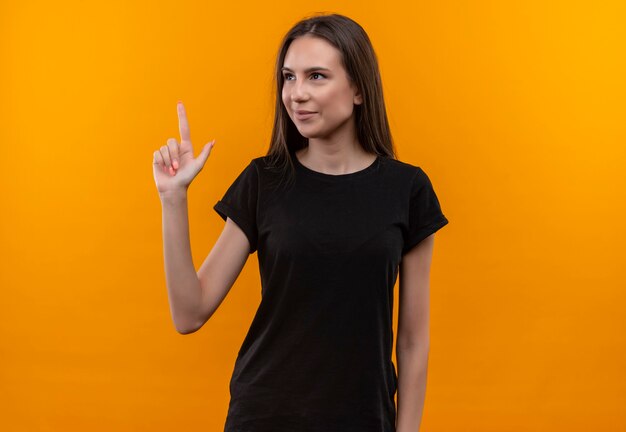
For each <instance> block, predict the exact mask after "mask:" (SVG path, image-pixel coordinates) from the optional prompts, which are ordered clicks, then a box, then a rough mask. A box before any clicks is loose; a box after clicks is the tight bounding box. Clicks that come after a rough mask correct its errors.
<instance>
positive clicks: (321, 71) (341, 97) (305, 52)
mask: <svg viewBox="0 0 626 432" xmlns="http://www.w3.org/2000/svg"><path fill="white" fill-rule="evenodd" d="M282 74H283V78H284V83H283V90H282V100H283V104H284V105H285V108H286V109H287V113H288V114H289V117H290V118H291V120H292V121H293V122H294V124H295V125H296V128H297V129H298V131H299V132H300V134H301V135H302V136H304V137H306V138H327V137H329V136H331V135H333V134H334V133H336V132H337V131H339V130H343V129H345V128H354V116H353V111H354V105H355V104H357V105H358V104H361V103H362V99H361V95H360V94H359V93H358V90H357V89H356V87H355V86H354V85H352V84H351V83H350V81H349V79H348V74H347V72H346V71H345V69H344V68H343V66H342V64H341V53H340V52H339V50H337V49H336V48H335V47H334V46H332V45H331V44H330V43H328V42H327V41H326V40H324V39H322V38H318V37H313V36H308V35H307V36H302V37H299V38H297V39H295V40H293V41H292V42H291V44H290V45H289V48H288V50H287V53H286V55H285V59H284V62H283V69H282ZM299 110H302V111H312V112H313V114H306V115H300V114H298V113H297V111H299Z"/></svg>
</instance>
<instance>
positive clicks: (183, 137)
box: [152, 101, 215, 194]
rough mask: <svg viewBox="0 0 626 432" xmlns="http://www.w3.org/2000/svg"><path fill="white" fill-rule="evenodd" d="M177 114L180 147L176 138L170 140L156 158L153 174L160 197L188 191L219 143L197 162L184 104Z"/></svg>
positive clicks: (199, 157) (202, 154)
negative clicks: (170, 193) (212, 150)
mask: <svg viewBox="0 0 626 432" xmlns="http://www.w3.org/2000/svg"><path fill="white" fill-rule="evenodd" d="M177 110H178V130H179V132H180V143H178V142H177V141H176V139H175V138H169V139H168V140H167V145H164V146H162V147H161V148H160V149H159V150H157V151H155V152H154V154H153V158H152V172H153V174H154V181H155V183H156V186H157V190H158V191H159V194H163V193H168V192H171V191H176V190H177V189H178V190H185V189H187V188H188V187H189V185H190V184H191V182H192V180H193V179H194V178H195V177H196V176H197V175H198V173H199V172H200V170H202V168H203V167H204V164H205V163H206V161H207V159H208V157H209V155H210V154H211V149H213V146H214V145H215V140H213V141H211V142H209V143H207V144H206V145H205V146H204V147H203V148H202V151H201V152H200V154H199V155H198V157H197V158H194V157H193V146H192V145H191V137H190V135H189V123H188V122H187V113H186V112H185V107H184V106H183V103H182V102H180V101H179V102H178V104H177Z"/></svg>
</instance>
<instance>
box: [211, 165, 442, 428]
mask: <svg viewBox="0 0 626 432" xmlns="http://www.w3.org/2000/svg"><path fill="white" fill-rule="evenodd" d="M291 157H292V160H293V162H294V164H295V167H296V181H295V184H294V185H293V187H291V188H289V189H287V188H283V189H279V191H277V189H275V188H270V187H269V186H268V185H270V184H271V183H272V182H275V181H276V180H275V177H276V176H277V174H276V171H271V170H268V169H266V161H267V157H266V156H262V157H258V158H255V159H253V160H252V161H251V162H250V164H249V165H248V166H247V167H246V168H245V169H244V170H243V171H242V172H241V173H240V174H239V176H238V177H237V178H236V179H235V181H234V182H233V183H232V185H231V186H230V187H229V188H228V190H227V191H226V193H225V194H224V196H223V198H222V199H221V200H219V201H218V202H217V203H216V204H215V206H214V210H215V211H216V212H217V213H218V214H219V215H220V217H222V218H223V219H224V220H226V217H230V218H231V219H232V220H233V221H234V222H235V223H236V224H237V225H238V226H239V227H241V229H242V230H243V231H244V233H245V234H246V236H247V238H248V240H249V242H250V253H254V252H255V251H258V262H259V271H260V276H261V302H260V304H259V307H258V309H257V311H256V314H255V316H254V318H253V320H252V323H251V325H250V328H249V330H248V333H247V335H246V337H245V339H244V341H243V343H242V346H241V349H240V350H239V353H238V355H237V360H236V362H235V367H234V371H233V375H232V378H231V381H230V396H231V399H230V404H229V409H228V414H227V419H226V424H225V429H224V430H225V432H305V431H310V432H393V431H395V418H396V407H395V400H394V397H395V393H396V390H397V382H398V378H397V373H396V368H395V365H394V364H393V362H392V350H393V329H392V326H393V301H394V300H393V297H394V285H395V282H396V278H397V275H398V266H399V264H400V261H401V259H402V255H403V254H404V253H405V252H407V251H408V250H409V249H411V248H412V247H413V246H415V245H416V244H417V243H419V242H420V241H421V240H423V239H424V238H426V237H428V236H429V235H430V234H432V233H434V232H435V231H437V230H439V229H440V228H441V227H443V226H444V225H446V224H447V223H448V220H447V219H446V217H445V216H444V215H443V213H442V212H441V208H440V205H439V201H438V199H437V196H436V195H435V192H434V190H433V187H432V184H431V182H430V180H429V178H428V176H427V175H426V173H425V172H424V171H423V170H422V169H421V168H419V167H417V166H414V165H411V164H408V163H405V162H401V161H398V160H396V159H391V158H387V157H384V156H379V157H378V158H377V159H376V160H375V161H374V162H373V163H372V164H371V165H369V166H368V167H367V168H365V169H362V170H360V171H357V172H353V173H349V174H340V175H332V174H325V173H321V172H318V171H314V170H311V169H309V168H307V167H305V166H304V165H302V164H301V163H300V162H299V161H298V159H297V158H296V157H295V155H293V153H292V156H291Z"/></svg>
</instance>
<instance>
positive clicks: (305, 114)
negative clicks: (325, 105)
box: [295, 110, 317, 120]
mask: <svg viewBox="0 0 626 432" xmlns="http://www.w3.org/2000/svg"><path fill="white" fill-rule="evenodd" d="M315 114H317V113H316V112H314V111H304V110H297V111H296V112H295V116H296V119H297V120H307V119H309V118H311V117H313V116H314V115H315Z"/></svg>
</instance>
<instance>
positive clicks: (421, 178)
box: [402, 167, 448, 255]
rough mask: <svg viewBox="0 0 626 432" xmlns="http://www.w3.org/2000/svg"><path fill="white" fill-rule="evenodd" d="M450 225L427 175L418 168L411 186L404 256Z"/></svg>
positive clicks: (403, 249)
mask: <svg viewBox="0 0 626 432" xmlns="http://www.w3.org/2000/svg"><path fill="white" fill-rule="evenodd" d="M447 223H448V219H447V218H446V217H445V216H444V214H443V213H442V212H441V206H440V205H439V199H437V195H436V194H435V190H434V189H433V185H432V183H431V182H430V179H429V178H428V176H427V175H426V173H425V172H424V171H423V170H422V169H421V168H419V167H418V168H417V172H416V174H415V176H414V177H413V183H412V185H411V198H410V201H409V211H408V229H407V233H406V236H405V239H404V246H403V248H402V254H403V255H404V254H405V253H407V252H408V251H409V250H411V248H413V246H415V245H417V244H418V243H419V242H421V241H422V240H424V239H425V238H426V237H428V236H429V235H431V234H433V233H434V232H436V231H437V230H439V229H440V228H442V227H443V226H444V225H446V224H447Z"/></svg>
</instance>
